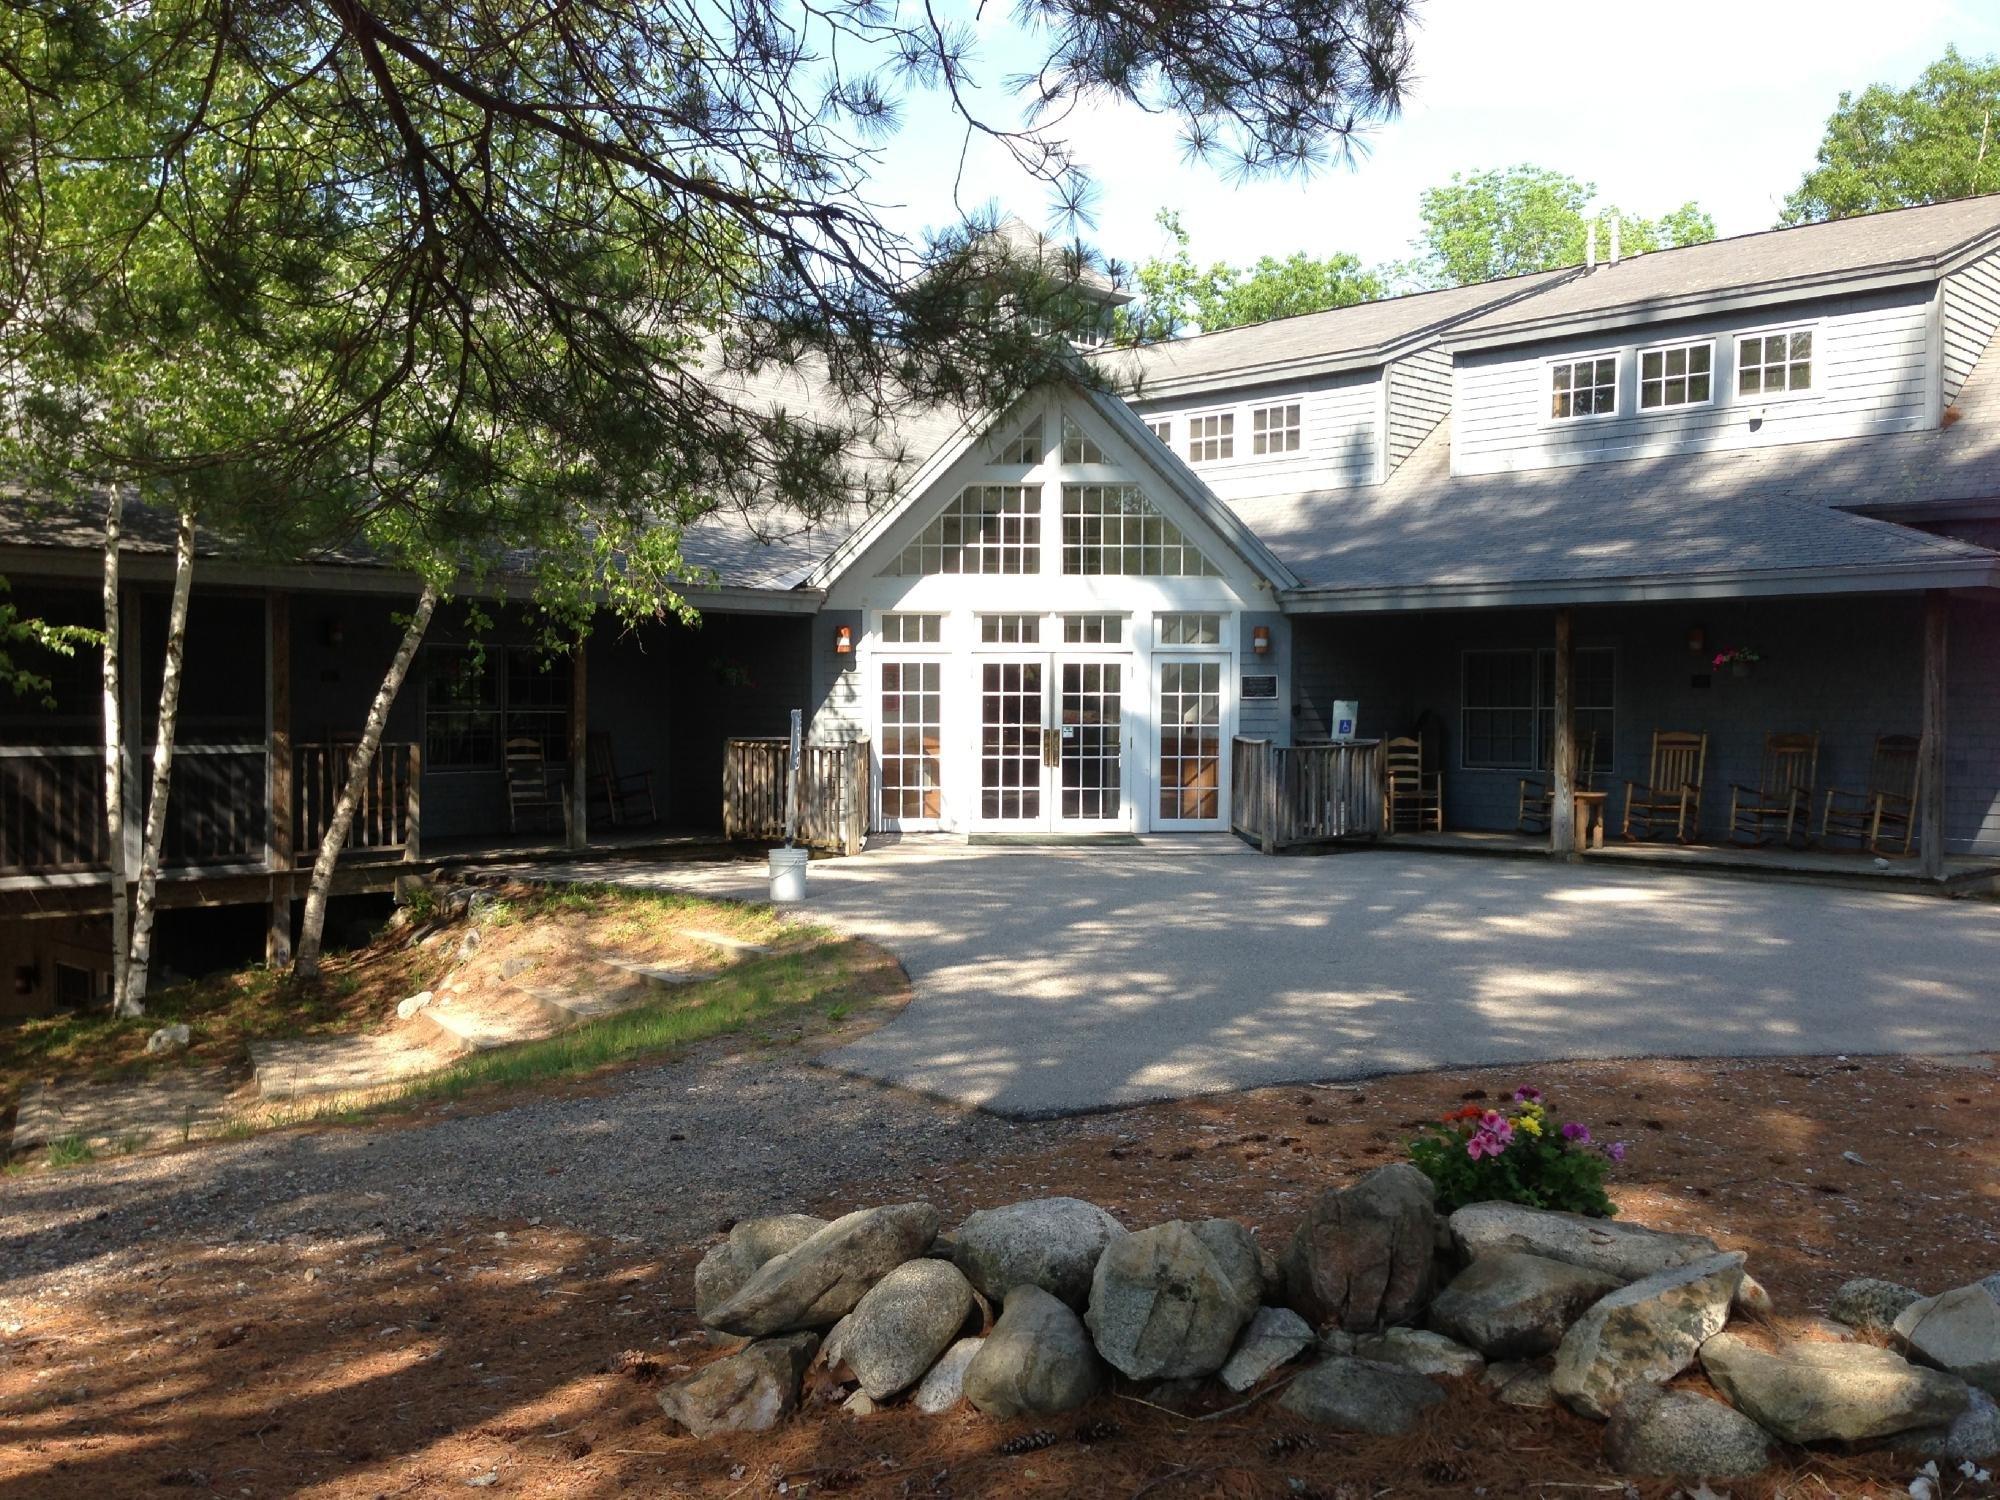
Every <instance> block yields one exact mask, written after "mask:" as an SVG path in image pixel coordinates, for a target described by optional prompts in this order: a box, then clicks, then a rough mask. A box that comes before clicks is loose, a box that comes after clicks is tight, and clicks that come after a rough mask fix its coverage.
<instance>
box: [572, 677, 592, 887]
mask: <svg viewBox="0 0 2000 1500" xmlns="http://www.w3.org/2000/svg"><path fill="white" fill-rule="evenodd" d="M589 660H590V653H589V650H588V649H587V646H586V643H585V642H584V641H578V642H577V643H576V650H575V651H573V652H571V653H570V668H569V846H570V848H572V849H581V848H583V847H584V846H585V845H586V844H588V843H589V842H590V829H589V822H590V818H589V814H590V794H589V780H588V767H587V766H586V764H585V758H586V757H587V755H588V754H589V751H590V712H589V710H590V683H589V676H588V673H587V672H586V671H585V664H586V663H587V662H588V661H589Z"/></svg>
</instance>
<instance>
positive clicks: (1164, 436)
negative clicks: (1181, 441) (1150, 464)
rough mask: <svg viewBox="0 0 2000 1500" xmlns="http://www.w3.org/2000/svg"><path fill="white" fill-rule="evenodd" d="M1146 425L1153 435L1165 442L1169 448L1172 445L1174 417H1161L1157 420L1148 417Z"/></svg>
mask: <svg viewBox="0 0 2000 1500" xmlns="http://www.w3.org/2000/svg"><path fill="white" fill-rule="evenodd" d="M1146 427H1147V430H1148V431H1150V432H1151V433H1152V434H1153V436H1154V437H1156V438H1158V439H1159V440H1160V441H1161V442H1163V443H1165V444H1166V445H1167V446H1168V447H1169V448H1171V447H1173V445H1174V419H1173V418H1172V417H1161V418H1159V419H1158V420H1157V421H1155V420H1152V419H1150V418H1149V419H1148V420H1147V422H1146Z"/></svg>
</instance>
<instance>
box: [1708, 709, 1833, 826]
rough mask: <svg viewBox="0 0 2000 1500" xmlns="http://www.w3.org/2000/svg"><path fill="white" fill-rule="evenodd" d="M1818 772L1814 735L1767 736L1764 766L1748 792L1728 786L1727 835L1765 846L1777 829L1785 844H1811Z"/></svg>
mask: <svg viewBox="0 0 2000 1500" xmlns="http://www.w3.org/2000/svg"><path fill="white" fill-rule="evenodd" d="M1818 772H1819V736H1818V735H1817V734H1767V735H1765V736H1764V765H1763V769H1762V770H1761V771H1760V772H1759V773H1758V776H1757V785H1756V786H1754V787H1748V786H1743V785H1740V784H1738V783H1733V782H1732V783H1731V784H1730V788H1729V836H1730V838H1732V839H1735V838H1742V837H1747V838H1748V839H1749V840H1750V841H1751V842H1752V843H1757V844H1764V843H1769V842H1770V839H1771V834H1772V831H1773V830H1775V829H1777V828H1779V827H1781V826H1782V827H1783V829H1784V831H1785V842H1786V844H1790V843H1791V841H1792V839H1793V838H1794V837H1795V836H1796V837H1798V838H1801V839H1805V840H1807V841H1808V842H1810V841H1811V839H1812V805H1813V781H1814V779H1815V777H1816V776H1817V775H1818Z"/></svg>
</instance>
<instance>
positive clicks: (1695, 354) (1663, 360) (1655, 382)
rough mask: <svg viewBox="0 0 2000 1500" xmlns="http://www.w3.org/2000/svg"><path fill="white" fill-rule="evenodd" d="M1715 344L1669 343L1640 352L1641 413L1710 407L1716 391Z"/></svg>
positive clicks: (1704, 342)
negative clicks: (1666, 409) (1678, 407)
mask: <svg viewBox="0 0 2000 1500" xmlns="http://www.w3.org/2000/svg"><path fill="white" fill-rule="evenodd" d="M1714 363H1715V345H1713V344H1711V343H1709V342H1708V341H1707V340H1706V339H1704V340H1703V341H1702V342H1701V343H1699V344H1668V345H1666V346H1665V347H1664V348H1660V349H1644V350H1641V351H1640V353H1639V410H1641V411H1660V410H1663V409H1665V408H1667V407H1671V406H1706V405H1707V404H1708V399H1709V396H1710V395H1711V394H1712V393H1713V388H1714V369H1713V366H1714Z"/></svg>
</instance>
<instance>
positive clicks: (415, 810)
mask: <svg viewBox="0 0 2000 1500" xmlns="http://www.w3.org/2000/svg"><path fill="white" fill-rule="evenodd" d="M409 756H410V758H409V767H410V784H409V786H408V788H406V789H405V791H404V793H403V799H404V800H403V819H404V825H403V858H404V860H406V861H408V862H411V863H414V862H415V861H417V860H420V859H422V858H423V857H424V848H423V829H424V742H423V741H422V740H411V741H410V752H409Z"/></svg>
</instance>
